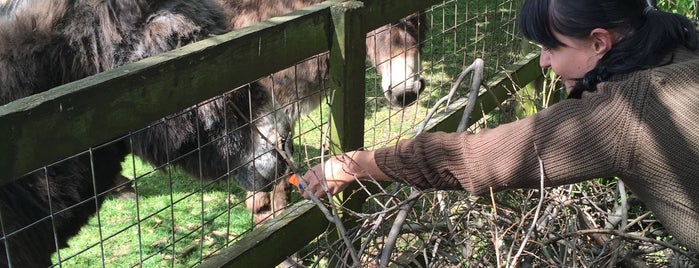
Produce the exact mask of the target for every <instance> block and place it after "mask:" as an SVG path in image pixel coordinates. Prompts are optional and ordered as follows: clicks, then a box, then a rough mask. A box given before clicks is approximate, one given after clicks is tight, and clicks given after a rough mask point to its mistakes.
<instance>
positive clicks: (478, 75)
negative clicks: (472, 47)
mask: <svg viewBox="0 0 699 268" xmlns="http://www.w3.org/2000/svg"><path fill="white" fill-rule="evenodd" d="M471 71H473V72H474V75H473V81H472V83H471V92H470V94H469V99H468V104H467V105H466V108H464V115H463V116H462V120H461V123H460V124H459V127H458V129H465V127H462V126H461V125H462V124H467V123H468V118H469V117H470V114H471V112H472V111H473V108H474V107H475V106H476V98H477V96H478V91H479V89H480V84H481V81H482V80H483V60H482V59H479V58H477V59H475V60H474V61H473V63H472V64H471V65H470V66H468V68H466V69H465V70H463V71H462V72H461V74H459V77H458V78H457V80H456V81H455V82H454V85H452V87H451V89H450V90H449V94H448V95H447V96H444V97H442V98H441V99H440V100H439V101H437V103H435V105H434V106H433V107H432V109H430V111H429V113H428V114H427V116H426V117H425V120H423V122H422V124H420V126H419V127H418V129H417V131H416V132H417V134H420V133H422V132H423V131H424V130H425V126H426V125H427V122H428V121H429V120H430V118H431V117H432V115H434V113H435V112H436V111H437V109H438V108H439V107H440V106H441V105H442V103H444V102H447V108H448V105H449V104H448V103H449V101H450V100H451V97H452V96H454V93H455V92H456V89H458V88H459V86H460V85H461V83H462V81H463V80H464V78H465V77H466V75H467V74H468V73H469V72H471ZM463 117H467V119H466V120H465V122H464V119H463ZM459 132H463V130H461V131H459ZM420 193H421V192H419V191H416V192H413V193H411V194H410V197H409V198H411V197H413V195H416V197H415V198H414V200H411V201H408V202H407V203H406V204H404V205H403V206H401V210H400V211H399V212H398V215H397V216H396V219H395V220H394V222H393V225H392V226H391V230H390V231H389V235H388V237H387V242H386V244H385V247H384V249H383V251H382V253H381V259H380V260H379V265H380V266H381V267H387V266H388V260H389V258H390V256H391V253H392V252H393V249H394V248H395V243H396V241H397V240H398V235H400V230H401V227H402V226H403V223H404V222H405V219H406V218H407V215H408V211H410V209H412V207H413V205H415V202H416V201H417V197H419V196H420ZM438 197H439V194H438Z"/></svg>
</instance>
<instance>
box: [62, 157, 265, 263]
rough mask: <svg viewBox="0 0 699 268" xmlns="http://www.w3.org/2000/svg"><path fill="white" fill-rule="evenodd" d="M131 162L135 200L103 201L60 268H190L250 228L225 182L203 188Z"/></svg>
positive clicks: (128, 171)
mask: <svg viewBox="0 0 699 268" xmlns="http://www.w3.org/2000/svg"><path fill="white" fill-rule="evenodd" d="M134 160H135V165H132V164H131V163H129V161H126V162H125V163H124V165H123V166H124V172H123V174H124V175H125V176H129V177H132V176H133V174H138V175H137V176H139V178H138V180H137V189H138V200H121V199H117V198H114V197H113V196H109V197H107V199H106V200H105V202H104V204H103V206H102V209H101V210H100V211H99V215H98V216H96V217H93V218H92V219H91V220H90V221H89V223H88V224H87V225H86V226H84V227H83V229H82V230H81V232H80V234H79V236H77V237H75V238H73V239H71V241H70V242H69V245H70V247H69V248H65V249H63V250H61V251H60V256H61V258H62V259H64V260H65V259H68V260H67V261H65V262H64V263H63V264H64V265H67V266H68V267H94V266H99V265H101V263H103V262H104V265H105V266H111V267H130V266H137V265H139V262H141V261H143V263H142V265H141V266H142V267H164V266H175V267H188V266H192V265H195V264H196V263H198V262H199V260H200V259H201V256H202V255H203V256H206V255H208V254H210V253H211V252H212V251H213V250H215V249H218V248H221V247H224V246H225V245H227V243H228V241H229V240H233V239H235V238H236V237H238V236H239V235H241V234H243V233H244V232H246V231H247V230H248V229H249V228H250V227H251V218H250V213H249V212H248V211H247V210H246V209H245V208H244V205H241V204H240V202H241V201H240V200H242V198H241V196H242V195H243V192H242V191H241V190H240V189H238V188H237V187H232V186H231V185H228V183H227V182H226V181H221V182H214V183H211V182H207V183H208V185H207V184H201V183H200V182H199V181H198V180H193V179H191V178H189V177H188V176H186V175H185V174H182V173H180V172H178V171H173V172H170V173H169V174H168V173H166V172H162V171H154V170H153V168H152V167H151V166H149V165H148V164H145V163H141V162H140V161H139V160H138V159H137V158H134ZM134 167H135V170H134ZM202 223H204V224H202ZM202 225H203V226H205V227H204V228H203V230H202V228H201V226H202ZM100 241H103V242H102V244H101V245H100ZM200 246H201V247H200ZM86 248H88V250H87V251H85V252H80V251H82V250H83V249H86ZM75 254H79V255H77V256H75V257H72V256H73V255H75ZM54 259H55V260H57V255H56V256H55V257H54Z"/></svg>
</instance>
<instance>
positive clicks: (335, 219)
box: [297, 91, 360, 265]
mask: <svg viewBox="0 0 699 268" xmlns="http://www.w3.org/2000/svg"><path fill="white" fill-rule="evenodd" d="M334 102H335V91H333V94H332V96H331V97H330V103H334ZM328 112H330V111H328ZM330 119H331V116H330V115H328V124H327V125H326V128H325V131H323V136H322V137H323V139H322V142H321V144H325V143H326V142H327V137H328V135H327V134H328V132H329V129H330V125H331V124H330V123H331V122H330ZM320 159H321V167H323V169H322V172H323V174H325V160H324V159H325V152H324V151H321V153H320ZM297 177H298V178H299V183H300V184H301V185H302V186H303V187H304V188H306V189H308V184H306V181H304V180H303V178H302V177H301V176H297ZM324 186H325V187H324V188H325V189H324V190H325V194H326V196H332V195H331V194H330V191H329V190H328V186H327V184H326V185H324ZM309 196H310V197H311V200H313V202H314V203H315V204H316V206H318V208H320V209H321V211H323V209H325V211H323V214H325V217H326V218H327V219H328V221H329V222H332V223H334V224H335V226H336V228H337V231H338V232H340V236H341V237H342V241H344V243H345V246H347V250H348V251H349V254H350V257H352V262H353V263H354V265H359V263H360V261H359V255H357V252H356V251H355V250H354V245H353V243H352V240H351V239H349V237H347V229H346V228H345V225H344V224H343V223H342V220H341V219H340V218H339V217H338V216H337V215H339V213H338V211H337V206H336V205H335V202H332V201H331V200H329V201H331V202H329V203H330V207H331V208H332V211H333V213H330V212H328V211H327V208H325V206H324V205H323V203H322V202H321V201H320V199H318V197H317V196H315V194H314V193H311V194H310V195H309Z"/></svg>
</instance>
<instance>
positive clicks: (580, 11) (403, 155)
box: [301, 0, 699, 250]
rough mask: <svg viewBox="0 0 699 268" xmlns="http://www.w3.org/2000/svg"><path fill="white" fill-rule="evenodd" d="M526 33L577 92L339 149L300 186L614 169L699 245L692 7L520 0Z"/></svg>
mask: <svg viewBox="0 0 699 268" xmlns="http://www.w3.org/2000/svg"><path fill="white" fill-rule="evenodd" d="M519 22H520V30H521V32H522V33H523V34H524V36H525V37H527V38H528V39H531V40H533V41H536V42H538V43H540V44H541V45H542V51H541V60H540V64H541V66H542V67H545V68H546V67H550V68H552V69H553V71H554V72H556V73H557V74H558V75H559V76H560V77H561V79H562V80H563V82H564V84H565V86H566V89H567V91H568V93H569V96H570V98H569V99H568V100H565V101H562V102H560V103H558V104H556V105H553V106H551V107H549V108H548V109H546V110H544V111H542V112H540V113H538V114H536V115H534V116H531V117H528V118H526V119H523V120H519V121H516V122H513V123H509V124H505V125H502V126H499V127H497V128H494V129H487V130H482V131H480V132H479V133H478V134H468V133H424V134H421V135H418V136H417V137H415V138H414V139H409V140H403V141H401V142H399V144H398V145H397V146H395V147H387V148H382V149H379V150H376V151H355V152H348V153H345V154H344V155H340V156H336V157H332V158H331V159H329V160H328V161H326V162H325V163H324V165H323V166H321V165H318V166H315V167H313V168H312V169H311V170H309V172H307V173H306V174H305V175H304V176H303V179H304V180H305V181H306V182H307V187H306V188H305V189H304V190H305V191H303V190H302V191H301V192H302V194H303V195H304V197H306V198H309V197H310V194H315V195H316V196H325V195H326V192H325V191H326V189H327V190H328V191H329V192H330V193H331V194H334V193H338V192H340V191H341V190H343V189H344V188H345V187H346V186H347V185H348V184H349V183H350V182H352V181H354V180H355V178H358V179H368V178H373V179H375V180H388V181H401V182H405V183H408V184H411V185H413V186H416V187H418V188H423V189H465V190H466V191H468V192H470V193H472V194H485V193H487V192H488V190H489V188H490V187H492V188H493V190H495V191H498V190H503V189H509V188H538V187H539V183H540V175H541V174H540V171H539V160H538V158H539V157H540V158H541V161H542V164H543V168H544V175H545V181H544V183H545V185H546V186H547V187H548V186H558V185H563V184H570V183H577V182H581V181H584V180H587V179H593V178H599V177H612V176H616V177H619V178H620V179H621V180H622V181H623V182H624V183H625V184H626V185H627V186H628V187H629V188H631V190H632V191H633V192H634V193H635V194H636V195H638V197H639V198H640V199H641V200H643V201H644V203H645V204H646V205H647V206H648V207H649V208H650V209H651V210H652V211H653V212H654V213H655V215H656V216H657V218H658V219H659V220H660V221H661V222H662V223H663V224H664V226H665V227H667V229H668V230H669V231H670V232H671V233H672V234H673V235H674V236H675V237H676V238H677V239H678V240H679V241H680V242H682V243H683V244H685V245H686V246H688V247H690V248H692V249H694V250H699V235H698V234H699V194H697V193H699V123H698V122H699V52H698V51H697V33H696V30H695V28H694V26H693V25H692V23H691V22H690V21H689V20H688V19H687V18H685V17H682V16H680V15H676V14H672V13H667V12H663V11H660V10H657V9H656V8H655V7H654V6H653V5H652V3H650V0H617V1H609V0H578V1H563V0H525V2H524V5H523V7H522V10H521V15H520V20H519Z"/></svg>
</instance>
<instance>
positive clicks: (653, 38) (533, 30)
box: [519, 0, 698, 98]
mask: <svg viewBox="0 0 699 268" xmlns="http://www.w3.org/2000/svg"><path fill="white" fill-rule="evenodd" d="M519 28H520V31H521V32H522V34H523V35H524V36H525V37H526V38H527V39H530V40H532V41H534V42H538V43H540V44H541V45H543V46H545V47H548V48H555V47H557V46H565V44H563V43H562V42H561V41H559V40H558V39H556V37H555V36H554V35H553V33H554V32H556V33H560V34H562V35H565V36H569V37H573V38H584V37H587V36H589V34H590V32H591V31H592V30H593V29H595V28H602V29H607V30H609V31H611V32H615V33H618V34H620V35H621V37H622V38H621V41H619V42H618V43H615V44H614V45H613V46H612V49H611V50H610V51H609V52H607V53H606V54H605V55H604V56H603V57H602V58H601V59H600V60H599V62H598V63H597V66H595V68H594V69H592V70H591V71H590V72H588V73H587V74H585V76H583V78H582V79H580V80H579V81H578V83H576V85H575V87H574V88H573V89H572V90H571V92H570V94H569V97H570V98H580V96H581V95H582V92H583V91H595V89H596V87H597V83H599V82H602V81H605V80H607V79H608V78H609V77H610V76H612V75H614V74H622V73H629V72H632V71H636V70H641V69H647V68H651V67H654V66H658V65H659V64H661V61H662V59H663V58H664V57H665V56H666V55H667V53H670V52H672V50H674V49H675V48H676V47H677V46H679V45H684V46H685V47H687V48H688V49H690V50H695V49H697V42H698V41H697V31H696V29H695V26H694V24H693V23H692V22H691V21H690V20H689V19H688V18H686V17H684V16H682V15H679V14H674V13H669V12H665V11H661V10H658V9H656V8H655V5H654V4H653V3H652V1H651V0H615V1H610V0H575V1H571V0H562V1H559V0H525V1H524V4H523V6H522V9H521V12H520V16H519Z"/></svg>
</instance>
